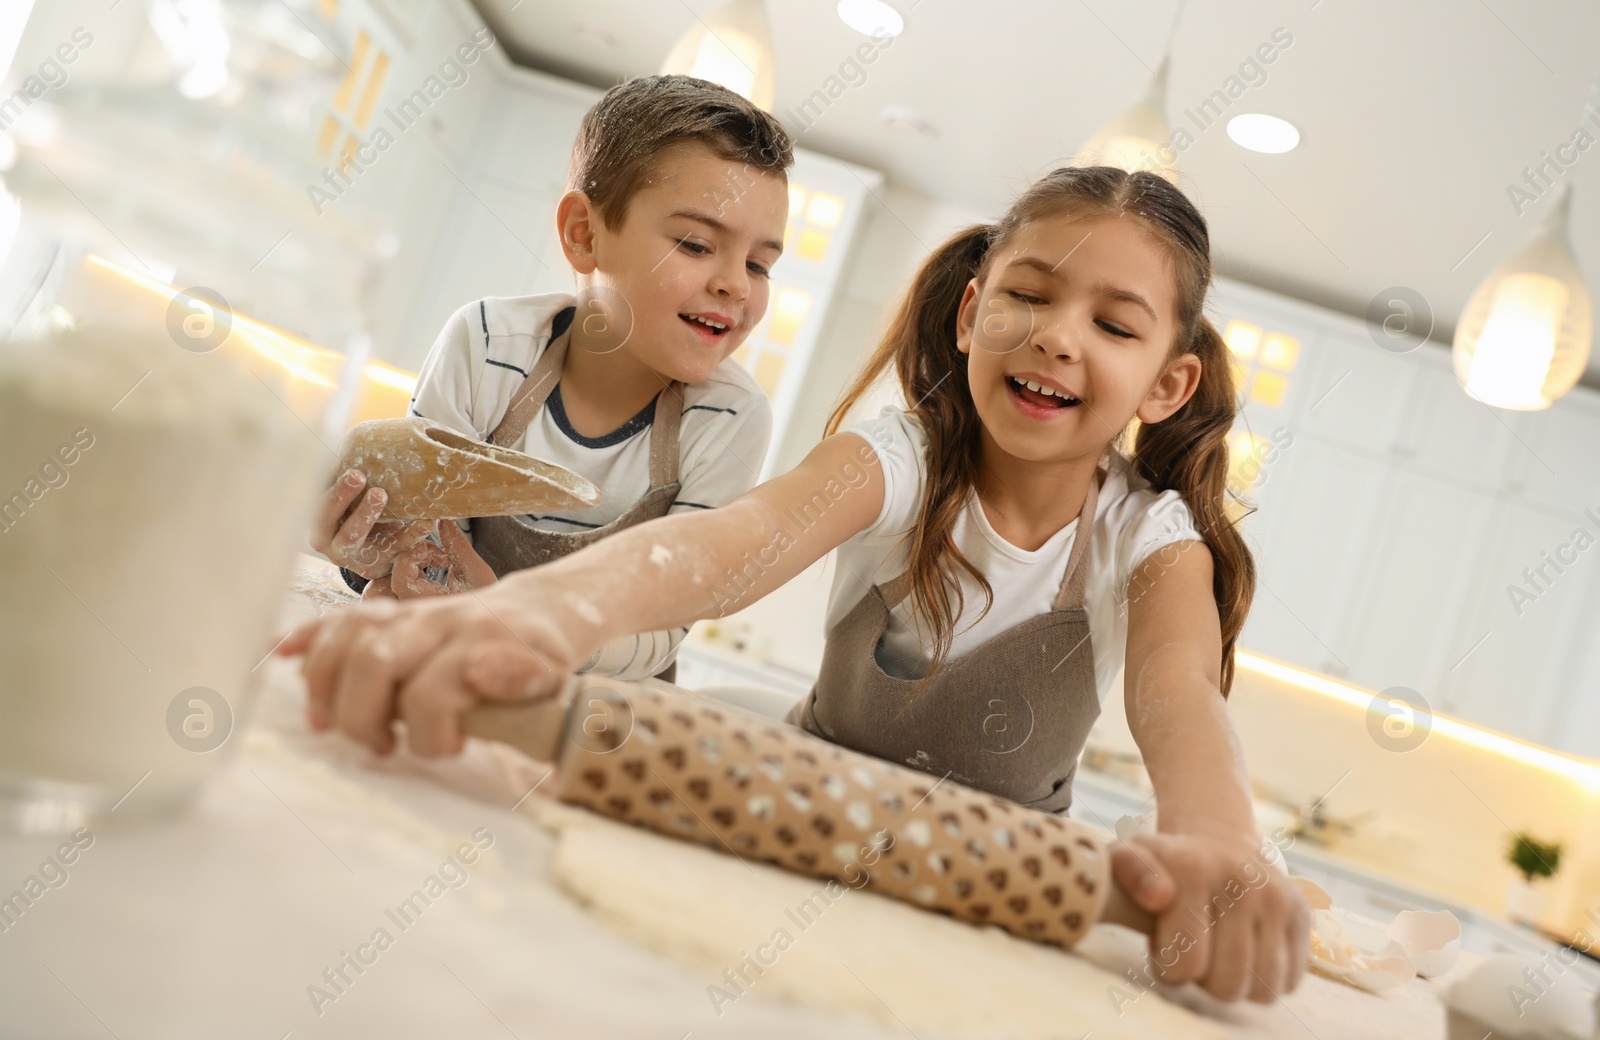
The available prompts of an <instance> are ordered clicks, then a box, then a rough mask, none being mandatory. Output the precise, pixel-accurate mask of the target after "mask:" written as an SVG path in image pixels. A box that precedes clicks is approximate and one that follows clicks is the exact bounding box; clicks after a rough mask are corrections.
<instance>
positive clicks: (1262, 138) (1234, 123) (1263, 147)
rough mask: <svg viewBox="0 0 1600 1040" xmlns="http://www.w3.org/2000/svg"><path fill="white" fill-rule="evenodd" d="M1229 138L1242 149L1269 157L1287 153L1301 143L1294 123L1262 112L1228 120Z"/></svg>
mask: <svg viewBox="0 0 1600 1040" xmlns="http://www.w3.org/2000/svg"><path fill="white" fill-rule="evenodd" d="M1228 136H1229V137H1231V138H1233V143H1234V144H1237V145H1238V146H1239V147H1241V148H1248V149H1250V150H1251V151H1252V152H1265V153H1267V154H1268V155H1276V154H1278V153H1279V152H1287V151H1289V150H1290V149H1292V148H1293V147H1294V146H1295V145H1297V144H1299V143H1300V131H1298V130H1296V129H1295V128H1294V124H1293V123H1291V122H1289V121H1288V120H1286V119H1279V118H1278V117H1277V116H1267V115H1262V114H1261V113H1260V112H1251V113H1248V114H1246V115H1242V116H1234V117H1233V118H1232V119H1230V120H1228Z"/></svg>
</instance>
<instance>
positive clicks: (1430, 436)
mask: <svg viewBox="0 0 1600 1040" xmlns="http://www.w3.org/2000/svg"><path fill="white" fill-rule="evenodd" d="M1418 349H1419V350H1437V348H1434V347H1431V346H1429V345H1427V344H1423V346H1421V347H1419V348H1418ZM1438 355H1439V356H1434V357H1426V358H1424V357H1419V358H1418V361H1419V363H1421V365H1422V373H1421V380H1420V382H1419V383H1418V387H1417V392H1416V393H1415V394H1414V395H1413V397H1412V405H1411V407H1412V415H1411V422H1410V424H1409V428H1408V429H1407V431H1406V434H1405V438H1404V443H1403V445H1402V447H1401V449H1400V453H1399V454H1400V458H1401V459H1402V460H1403V461H1404V462H1406V463H1408V464H1409V465H1413V466H1415V467H1417V468H1418V469H1421V470H1425V471H1427V472H1429V473H1433V474H1435V475H1438V476H1443V477H1449V478H1452V479H1454V480H1457V481H1460V482H1463V483H1466V484H1469V485H1472V486H1475V487H1479V488H1483V489H1485V490H1498V489H1499V488H1500V486H1501V485H1502V484H1503V482H1504V476H1503V475H1504V473H1505V471H1506V469H1507V467H1508V466H1509V465H1510V459H1511V449H1512V447H1514V446H1516V444H1517V441H1516V437H1515V436H1514V435H1513V434H1512V432H1511V427H1510V418H1508V415H1507V413H1505V412H1503V411H1501V410H1500V409H1496V408H1491V407H1489V406H1488V405H1486V404H1484V403H1483V402H1482V401H1477V400H1474V399H1473V398H1471V397H1468V396H1467V392H1466V390H1464V389H1462V386H1461V382H1460V380H1458V379H1456V376H1455V372H1454V370H1452V369H1451V368H1450V359H1449V357H1448V355H1445V354H1444V352H1443V351H1438Z"/></svg>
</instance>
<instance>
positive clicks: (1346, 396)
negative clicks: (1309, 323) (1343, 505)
mask: <svg viewBox="0 0 1600 1040" xmlns="http://www.w3.org/2000/svg"><path fill="white" fill-rule="evenodd" d="M1319 346H1320V349H1319V350H1317V352H1316V355H1315V357H1314V359H1313V361H1312V364H1311V365H1310V366H1308V367H1309V369H1310V371H1308V372H1307V373H1306V376H1307V383H1308V385H1307V388H1306V396H1307V397H1308V401H1307V402H1306V405H1305V408H1304V409H1303V410H1302V411H1301V412H1300V413H1299V414H1298V415H1297V416H1296V417H1295V418H1296V426H1297V428H1298V429H1301V430H1304V431H1306V432H1307V433H1310V434H1313V435H1315V436H1319V437H1322V438H1324V439H1325V440H1329V441H1334V442H1337V443H1339V444H1341V445H1344V446H1345V447H1347V448H1350V449H1354V450H1356V451H1364V452H1367V453H1370V454H1371V455H1372V456H1373V457H1383V456H1390V455H1394V454H1395V453H1396V452H1397V451H1398V450H1399V448H1400V438H1401V435H1402V433H1403V430H1404V425H1405V419H1406V415H1407V407H1406V406H1407V403H1408V401H1409V400H1410V398H1411V397H1412V395H1413V394H1414V392H1415V386H1416V382H1417V379H1418V376H1419V374H1420V369H1419V367H1418V366H1417V365H1416V364H1415V363H1414V362H1413V361H1411V360H1409V359H1408V358H1407V357H1406V356H1405V355H1403V354H1395V353H1393V352H1391V351H1387V350H1383V349H1381V348H1379V347H1378V346H1377V345H1376V344H1374V343H1372V342H1371V341H1366V342H1363V341H1362V340H1360V339H1356V338H1353V337H1351V336H1349V335H1348V334H1345V333H1342V332H1332V331H1330V332H1327V333H1324V335H1323V337H1322V339H1321V341H1320V344H1319Z"/></svg>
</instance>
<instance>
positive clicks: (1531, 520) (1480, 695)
mask: <svg viewBox="0 0 1600 1040" xmlns="http://www.w3.org/2000/svg"><path fill="white" fill-rule="evenodd" d="M1491 528H1492V529H1491V531H1490V533H1489V537H1488V538H1487V539H1485V543H1484V551H1483V553H1482V555H1481V556H1479V557H1478V558H1477V559H1476V560H1475V561H1474V563H1475V567H1476V576H1475V581H1474V582H1473V589H1472V592H1471V593H1470V594H1469V595H1468V596H1467V597H1466V598H1465V600H1464V601H1463V610H1462V622H1463V623H1462V624H1461V625H1459V626H1458V627H1457V632H1458V639H1460V640H1461V643H1462V645H1460V646H1459V647H1458V648H1457V649H1455V650H1453V651H1452V653H1453V654H1460V655H1462V656H1461V659H1460V660H1459V661H1456V662H1452V663H1451V665H1450V666H1449V669H1448V671H1447V672H1446V673H1445V674H1444V675H1443V676H1442V680H1443V681H1442V683H1441V687H1440V689H1441V695H1442V696H1441V698H1440V701H1439V703H1438V704H1437V705H1436V706H1437V707H1439V708H1440V709H1442V710H1444V711H1447V712H1450V713H1452V714H1462V715H1465V716H1467V717H1469V718H1471V719H1473V720H1474V721H1477V722H1481V723H1483V724H1485V725H1488V726H1492V727H1493V728H1495V729H1498V730H1500V731H1502V732H1504V733H1510V734H1512V735H1513V736H1519V737H1523V738H1525V739H1530V740H1536V741H1543V740H1545V739H1546V738H1547V737H1548V738H1550V740H1551V742H1554V741H1555V740H1556V739H1558V734H1559V729H1558V725H1559V723H1560V721H1561V720H1560V718H1559V715H1560V708H1561V704H1560V699H1561V695H1562V690H1561V684H1562V682H1563V680H1564V679H1565V678H1566V676H1567V674H1568V672H1569V668H1570V664H1571V658H1572V657H1574V656H1575V654H1573V653H1570V652H1567V651H1569V650H1571V649H1575V648H1576V647H1577V646H1578V640H1579V639H1581V638H1582V635H1583V631H1582V625H1581V624H1580V622H1581V621H1582V619H1583V615H1582V608H1583V606H1584V605H1585V600H1586V599H1588V598H1589V592H1590V590H1591V589H1592V588H1593V585H1594V583H1593V582H1592V581H1591V582H1587V583H1586V582H1585V581H1583V580H1582V579H1583V577H1584V576H1585V575H1584V567H1585V564H1588V563H1593V562H1595V561H1594V560H1592V559H1586V558H1585V557H1584V556H1581V555H1580V556H1578V558H1577V560H1576V561H1575V562H1574V563H1572V564H1569V565H1562V566H1563V572H1562V573H1557V571H1556V569H1555V567H1554V566H1551V565H1550V564H1549V563H1548V562H1547V561H1548V559H1549V556H1547V555H1546V554H1552V555H1553V554H1554V553H1556V552H1557V551H1558V550H1559V548H1560V547H1561V546H1563V545H1565V544H1567V543H1568V542H1569V541H1570V540H1571V537H1572V533H1573V529H1574V521H1573V520H1572V518H1570V517H1568V516H1565V515H1562V514H1560V513H1556V512H1550V511H1546V510H1543V509H1537V508H1531V507H1529V506H1525V505H1522V504H1520V503H1518V502H1514V501H1507V502H1502V503H1500V504H1499V505H1498V506H1497V509H1496V516H1495V520H1494V523H1493V524H1492V525H1491ZM1596 555H1597V556H1600V553H1597V554H1596ZM1558 564H1559V561H1558ZM1541 565H1543V566H1544V568H1545V571H1544V575H1542V576H1541V575H1539V574H1533V575H1532V577H1533V579H1534V580H1533V581H1530V580H1529V579H1528V576H1525V575H1524V573H1523V572H1524V571H1525V570H1529V569H1532V568H1538V567H1540V566H1541ZM1591 569H1592V568H1591ZM1546 579H1548V580H1546ZM1514 591H1516V592H1517V594H1516V595H1515V596H1514V595H1513V592H1514ZM1595 750H1600V748H1596V749H1595Z"/></svg>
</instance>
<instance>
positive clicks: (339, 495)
mask: <svg viewBox="0 0 1600 1040" xmlns="http://www.w3.org/2000/svg"><path fill="white" fill-rule="evenodd" d="M388 501H389V497H388V492H386V491H384V490H383V489H382V488H377V487H375V488H369V487H367V477H366V474H364V473H362V472H361V471H360V470H356V469H352V470H347V471H346V472H345V473H344V474H343V475H342V476H341V477H340V478H339V479H338V480H336V481H334V484H333V487H331V488H329V489H328V492H327V494H325V495H323V496H322V502H321V503H320V504H319V505H318V506H317V511H316V514H315V516H314V517H313V518H312V522H311V548H313V549H315V550H316V551H317V552H319V553H321V554H322V555H324V556H326V557H327V558H328V559H330V560H332V561H333V562H334V563H335V564H337V565H339V566H340V567H344V568H346V569H347V570H352V571H354V572H355V573H357V574H359V575H361V576H362V577H363V578H369V579H370V578H381V577H383V576H384V575H385V574H388V573H389V571H390V570H391V569H393V567H394V561H395V557H397V556H399V555H400V554H401V553H402V552H404V551H405V550H407V549H409V548H410V547H411V546H413V545H415V544H417V543H418V542H420V541H422V540H423V539H424V538H426V537H427V536H428V532H429V531H430V530H431V529H432V527H433V525H432V523H431V521H428V520H413V521H412V522H411V523H409V524H403V523H400V522H399V521H395V520H384V521H379V520H378V515H379V514H380V513H382V512H383V507H384V505H385V504H386V503H387V502H388Z"/></svg>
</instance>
